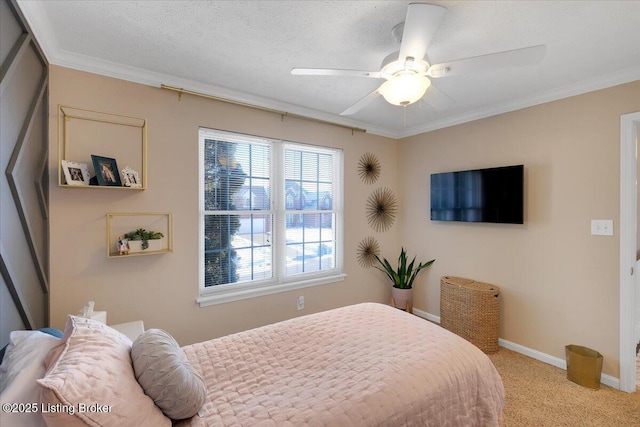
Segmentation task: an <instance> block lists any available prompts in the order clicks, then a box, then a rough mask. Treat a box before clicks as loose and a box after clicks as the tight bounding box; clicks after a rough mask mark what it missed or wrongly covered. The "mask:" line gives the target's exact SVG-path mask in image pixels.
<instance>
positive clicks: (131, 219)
mask: <svg viewBox="0 0 640 427" xmlns="http://www.w3.org/2000/svg"><path fill="white" fill-rule="evenodd" d="M140 228H144V229H145V230H147V231H155V232H160V233H162V234H164V238H162V239H160V240H149V248H147V249H145V250H143V251H140V252H132V251H129V254H127V255H121V254H120V253H119V250H118V249H119V248H118V240H119V238H120V237H121V236H124V235H125V234H126V233H128V232H130V231H135V230H137V229H140ZM136 243H139V241H130V246H133V245H134V244H136ZM171 252H173V215H172V214H171V213H169V212H128V213H108V214H107V258H129V257H135V256H144V255H159V254H167V253H171Z"/></svg>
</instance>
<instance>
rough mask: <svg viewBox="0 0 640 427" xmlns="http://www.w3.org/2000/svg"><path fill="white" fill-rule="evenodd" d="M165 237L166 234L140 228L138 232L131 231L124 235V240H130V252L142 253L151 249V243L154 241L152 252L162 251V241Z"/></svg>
mask: <svg viewBox="0 0 640 427" xmlns="http://www.w3.org/2000/svg"><path fill="white" fill-rule="evenodd" d="M163 237H164V234H162V233H160V232H157V231H147V230H145V229H144V228H138V229H137V230H134V231H130V232H128V233H127V234H125V235H124V238H125V239H127V240H128V243H129V250H130V251H131V252H141V251H145V250H147V249H148V248H149V243H150V242H149V241H150V240H151V241H152V248H151V250H154V251H155V250H158V251H159V250H161V249H162V243H161V242H160V239H162V238H163Z"/></svg>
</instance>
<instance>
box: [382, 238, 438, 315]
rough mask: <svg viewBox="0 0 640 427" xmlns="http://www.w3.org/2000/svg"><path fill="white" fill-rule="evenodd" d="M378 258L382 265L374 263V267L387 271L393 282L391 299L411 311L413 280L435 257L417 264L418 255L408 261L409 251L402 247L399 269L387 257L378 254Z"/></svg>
mask: <svg viewBox="0 0 640 427" xmlns="http://www.w3.org/2000/svg"><path fill="white" fill-rule="evenodd" d="M376 260H377V261H378V264H380V266H378V265H374V267H375V268H377V269H378V270H380V271H382V272H383V273H385V274H386V275H387V277H389V279H391V282H392V283H393V288H391V299H392V301H393V302H394V304H395V306H396V307H397V308H401V309H403V310H404V309H406V310H407V311H411V307H412V303H413V299H412V297H413V295H412V293H413V281H414V280H415V278H416V276H417V275H418V273H420V271H422V270H423V269H425V268H427V267H429V266H430V265H431V264H433V263H434V261H435V259H432V260H431V261H427V262H425V263H419V264H418V265H417V266H415V262H416V257H413V260H411V262H410V263H407V252H406V251H405V250H404V248H402V250H401V251H400V256H399V257H398V268H397V269H395V268H393V267H392V266H391V263H389V261H387V259H386V258H384V259H380V257H379V256H378V255H376Z"/></svg>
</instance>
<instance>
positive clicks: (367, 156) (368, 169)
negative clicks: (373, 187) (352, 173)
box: [358, 153, 382, 184]
mask: <svg viewBox="0 0 640 427" xmlns="http://www.w3.org/2000/svg"><path fill="white" fill-rule="evenodd" d="M381 170H382V167H381V166H380V162H379V161H378V158H377V157H376V156H375V155H373V154H371V153H364V154H363V155H362V157H360V160H359V161H358V174H359V175H360V179H362V181H364V183H365V184H373V183H374V182H376V181H377V179H378V177H379V176H380V171H381Z"/></svg>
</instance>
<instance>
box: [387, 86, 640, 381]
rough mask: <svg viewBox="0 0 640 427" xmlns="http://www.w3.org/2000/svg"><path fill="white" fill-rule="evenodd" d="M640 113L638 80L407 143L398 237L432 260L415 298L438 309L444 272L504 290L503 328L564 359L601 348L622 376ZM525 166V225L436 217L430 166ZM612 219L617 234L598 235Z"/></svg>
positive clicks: (609, 368)
mask: <svg viewBox="0 0 640 427" xmlns="http://www.w3.org/2000/svg"><path fill="white" fill-rule="evenodd" d="M635 111H640V81H637V82H634V83H629V84H626V85H621V86H617V87H613V88H609V89H606V90H600V91H596V92H592V93H588V94H585V95H580V96H576V97H572V98H568V99H564V100H560V101H556V102H551V103H548V104H544V105H540V106H536V107H531V108H527V109H523V110H519V111H515V112H511V113H508V114H502V115H499V116H495V117H490V118H487V119H483V120H479V121H475V122H470V123H466V124H462V125H458V126H453V127H450V128H447V129H442V130H437V131H433V132H429V133H426V134H422V135H417V136H415V137H411V138H407V139H405V140H403V141H401V144H400V148H399V155H398V161H399V165H400V167H399V168H398V169H399V182H401V183H402V185H401V186H400V188H401V192H400V196H401V200H402V206H401V210H400V211H401V215H400V223H401V224H402V226H401V228H400V242H402V243H403V244H404V245H405V246H407V247H408V248H409V250H410V251H411V252H417V253H424V254H425V255H428V256H429V257H433V258H436V259H437V261H436V263H435V264H434V265H433V266H432V270H431V271H430V272H429V274H428V275H425V276H424V277H422V278H421V279H420V283H418V285H417V292H416V296H415V300H414V306H415V307H417V308H419V309H422V310H426V311H428V312H430V313H433V314H439V312H440V302H439V297H440V286H439V277H440V276H442V275H457V276H462V277H470V278H474V279H476V280H481V281H487V282H491V283H494V284H496V285H498V286H500V288H501V289H502V293H501V295H502V307H501V311H502V315H501V322H500V325H501V326H500V327H501V331H500V336H501V337H502V338H504V339H506V340H509V341H511V342H514V343H516V344H520V345H524V346H526V347H529V348H532V349H535V350H538V351H541V352H543V353H546V354H550V355H553V356H556V357H558V358H562V359H564V346H565V345H566V344H580V345H585V346H588V347H591V348H594V349H596V350H598V351H600V352H601V353H602V354H603V355H604V368H603V372H604V373H607V374H610V375H613V376H614V377H618V376H619V363H618V359H619V351H618V350H619V321H620V314H619V277H618V275H619V234H618V230H619V228H618V226H619V218H620V212H619V211H620V208H619V206H620V184H619V181H620V161H619V156H620V149H619V147H620V115H622V114H626V113H631V112H635ZM512 164H524V165H525V199H526V200H525V224H524V225H490V224H469V223H447V222H437V221H430V220H429V200H428V194H429V179H430V174H432V173H437V172H445V171H452V170H460V169H475V168H483V167H492V166H506V165H512ZM591 219H613V220H614V232H615V235H614V236H613V237H604V236H591V235H590V221H591Z"/></svg>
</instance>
